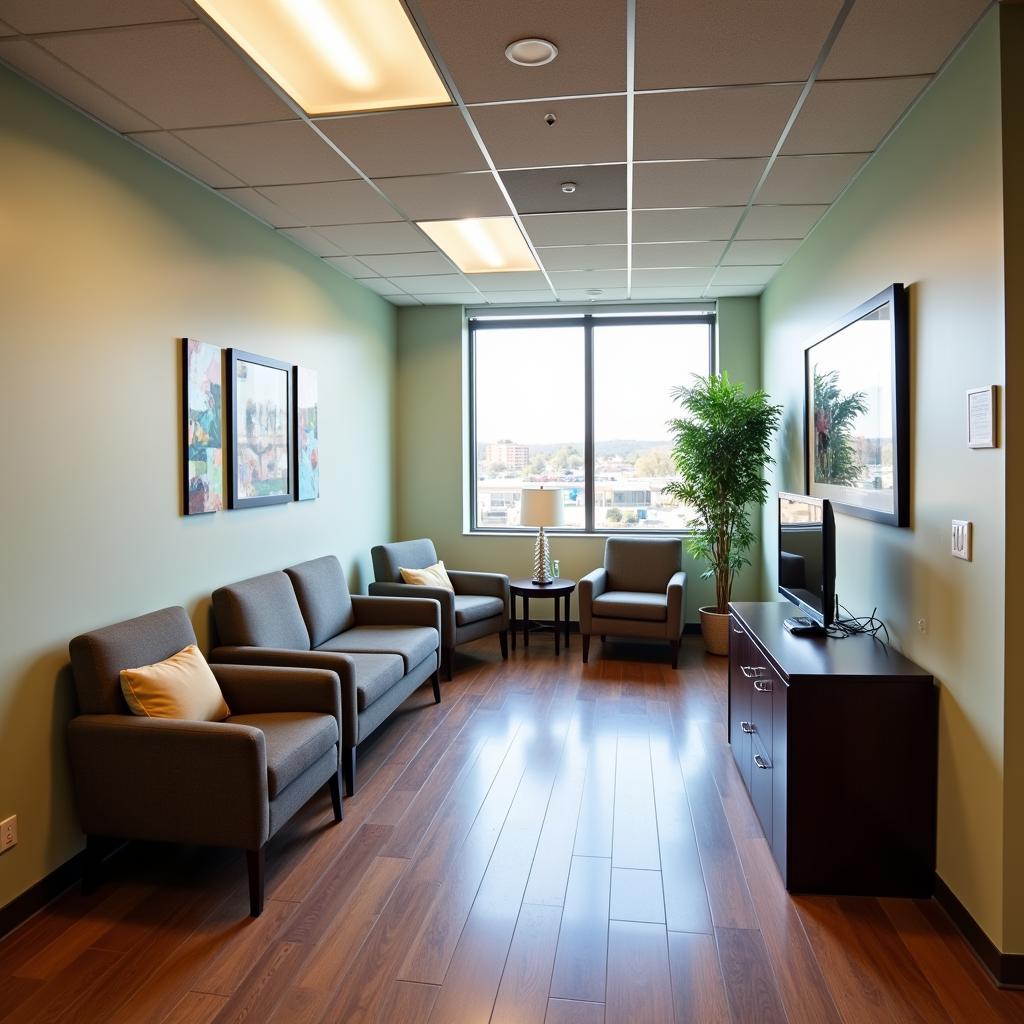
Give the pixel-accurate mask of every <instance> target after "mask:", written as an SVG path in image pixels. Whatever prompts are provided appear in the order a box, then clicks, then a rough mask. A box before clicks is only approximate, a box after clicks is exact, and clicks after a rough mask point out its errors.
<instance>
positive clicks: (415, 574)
mask: <svg viewBox="0 0 1024 1024" xmlns="http://www.w3.org/2000/svg"><path fill="white" fill-rule="evenodd" d="M398 571H399V572H400V573H401V574H402V582H403V583H415V584H416V585H417V586H419V587H441V588H442V589H443V590H450V591H451V592H452V593H453V594H454V593H455V588H454V587H453V586H452V581H451V580H450V579H448V573H447V571H446V570H445V567H444V562H438V563H437V565H428V566H427V567H426V569H402V568H401V567H399V569H398Z"/></svg>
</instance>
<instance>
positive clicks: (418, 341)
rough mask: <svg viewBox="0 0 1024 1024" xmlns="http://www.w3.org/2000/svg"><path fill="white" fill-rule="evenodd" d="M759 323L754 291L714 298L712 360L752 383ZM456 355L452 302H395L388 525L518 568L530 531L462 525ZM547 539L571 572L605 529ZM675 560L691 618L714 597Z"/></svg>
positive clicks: (450, 552)
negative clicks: (393, 468)
mask: <svg viewBox="0 0 1024 1024" xmlns="http://www.w3.org/2000/svg"><path fill="white" fill-rule="evenodd" d="M759 330H760V322H759V317H758V301H757V299H742V298H741V299H723V300H721V301H720V302H719V364H720V366H722V367H723V368H725V369H726V370H728V371H729V373H730V375H731V376H732V377H733V378H734V379H735V380H739V381H743V382H744V383H745V384H747V385H748V387H751V388H753V387H756V386H757V385H758V384H759V382H760V381H759V377H760V361H759V355H758V345H759ZM465 354H466V338H465V314H464V311H463V308H462V307H461V306H426V307H412V306H407V307H404V308H402V309H400V310H399V315H398V384H397V409H398V413H397V435H398V445H397V449H398V479H397V482H396V490H397V494H396V497H397V513H396V521H397V533H398V536H399V537H400V538H403V539H408V538H412V537H431V538H432V539H433V541H434V544H435V545H436V547H437V550H438V554H439V555H440V557H441V558H443V559H444V560H445V562H446V563H447V564H448V565H450V566H453V567H455V568H464V569H476V570H482V571H493V572H505V573H508V574H509V575H510V576H526V575H528V574H529V573H530V571H531V568H532V562H533V538H532V537H526V536H515V535H513V536H504V537H503V536H496V535H494V534H476V535H470V534H468V533H467V532H466V531H465V530H464V526H465V522H466V520H465V514H464V510H465V507H466V491H467V488H468V474H467V469H466V453H467V451H468V444H467V439H466V423H465V422H464V397H465V395H466V393H467V392H466V389H467V380H466V360H465ZM756 519H757V517H756V516H755V520H756ZM551 547H552V557H554V558H557V559H559V561H560V562H561V567H560V568H561V572H562V575H563V576H569V577H572V578H573V579H579V578H580V577H581V576H583V575H585V574H586V573H588V572H590V570H591V569H594V568H596V567H597V566H599V565H600V564H601V562H602V558H603V555H604V537H601V536H593V537H581V536H576V537H553V538H552V541H551ZM752 561H753V563H754V564H753V565H752V566H751V568H750V569H748V570H747V571H746V572H744V573H743V574H742V575H741V576H740V577H739V579H738V581H737V584H736V588H735V591H734V596H735V597H736V599H737V600H744V599H752V598H755V597H756V596H757V594H758V593H759V589H760V566H759V563H760V552H759V551H754V552H752ZM683 563H684V565H683V567H684V568H685V569H686V570H687V572H688V573H689V579H688V584H689V593H688V597H687V619H688V620H689V621H691V622H696V621H697V620H698V618H699V616H698V614H697V609H698V607H699V606H700V605H704V604H710V603H713V601H714V586H713V584H711V583H705V582H704V581H702V580H700V579H699V576H700V573H701V571H702V567H699V566H697V565H695V564H694V563H693V561H692V559H690V557H689V556H688V555H686V554H685V553H684V556H683ZM573 616H574V617H575V616H576V610H575V598H574V603H573Z"/></svg>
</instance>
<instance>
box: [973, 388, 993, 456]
mask: <svg viewBox="0 0 1024 1024" xmlns="http://www.w3.org/2000/svg"><path fill="white" fill-rule="evenodd" d="M967 447H968V448H995V447H996V386H995V384H990V385H988V387H984V388H970V389H969V390H968V392H967Z"/></svg>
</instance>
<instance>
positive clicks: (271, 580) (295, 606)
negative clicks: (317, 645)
mask: <svg viewBox="0 0 1024 1024" xmlns="http://www.w3.org/2000/svg"><path fill="white" fill-rule="evenodd" d="M213 615H214V618H215V619H216V620H217V635H218V636H219V637H220V643H221V644H222V645H223V646H226V647H280V648H284V649H286V650H289V651H308V650H309V647H310V644H309V631H308V630H307V629H306V623H305V622H304V621H303V618H302V612H301V611H300V609H299V602H298V600H297V599H296V597H295V590H294V588H293V587H292V581H291V580H290V579H289V578H288V577H287V576H286V575H285V574H284V573H283V572H268V573H266V574H265V575H263V576H254V577H253V578H252V579H248V580H242V581H241V582H239V583H232V584H231V585H230V586H227V587H220V588H219V589H217V590H215V591H214V592H213Z"/></svg>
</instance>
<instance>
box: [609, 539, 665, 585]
mask: <svg viewBox="0 0 1024 1024" xmlns="http://www.w3.org/2000/svg"><path fill="white" fill-rule="evenodd" d="M604 567H605V568H606V569H607V570H608V587H609V589H611V590H636V591H642V592H644V593H648V594H658V593H661V592H662V591H664V590H665V589H666V588H667V587H668V581H669V579H671V577H672V574H673V573H676V572H679V570H680V569H681V568H682V567H683V544H682V541H681V540H680V539H679V538H678V537H609V538H608V540H607V541H605V546H604Z"/></svg>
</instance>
